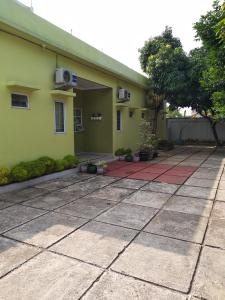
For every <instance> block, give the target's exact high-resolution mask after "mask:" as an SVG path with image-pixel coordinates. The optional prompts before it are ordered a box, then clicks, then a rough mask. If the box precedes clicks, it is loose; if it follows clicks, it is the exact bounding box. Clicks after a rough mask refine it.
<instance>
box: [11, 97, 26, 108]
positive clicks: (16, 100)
mask: <svg viewBox="0 0 225 300" xmlns="http://www.w3.org/2000/svg"><path fill="white" fill-rule="evenodd" d="M11 104H12V106H13V107H23V108H27V107H28V98H27V96H26V95H20V94H11Z"/></svg>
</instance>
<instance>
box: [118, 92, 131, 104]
mask: <svg viewBox="0 0 225 300" xmlns="http://www.w3.org/2000/svg"><path fill="white" fill-rule="evenodd" d="M118 100H119V102H123V101H129V100H130V92H129V91H128V90H126V89H119V92H118Z"/></svg>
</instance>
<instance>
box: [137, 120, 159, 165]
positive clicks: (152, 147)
mask: <svg viewBox="0 0 225 300" xmlns="http://www.w3.org/2000/svg"><path fill="white" fill-rule="evenodd" d="M140 140H141V143H140V145H139V149H140V150H139V157H140V160H141V161H147V160H150V159H152V158H153V157H155V156H156V155H157V154H156V153H157V146H158V139H157V137H156V135H155V134H152V133H151V124H150V122H148V121H146V120H143V121H142V122H141V124H140Z"/></svg>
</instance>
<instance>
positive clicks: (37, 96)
mask: <svg viewBox="0 0 225 300" xmlns="http://www.w3.org/2000/svg"><path fill="white" fill-rule="evenodd" d="M56 69H59V70H58V72H61V75H62V74H64V75H66V73H63V72H65V70H68V71H69V72H70V71H71V73H69V74H70V75H71V74H72V73H73V72H74V73H75V74H76V76H77V77H76V78H75V81H77V84H76V86H74V87H73V86H72V85H71V89H69V90H68V89H66V90H64V89H63V88H61V86H58V85H57V84H56V78H55V75H54V74H55V72H56ZM0 70H1V71H0V166H12V165H14V164H16V163H18V162H20V161H27V160H32V159H36V158H38V157H40V156H43V155H48V156H51V157H52V158H62V157H63V156H65V155H66V154H73V153H79V152H89V153H90V152H94V153H113V152H114V151H115V150H116V149H117V148H119V147H130V148H132V149H133V150H135V149H136V147H137V143H138V140H139V133H138V130H139V128H138V126H139V123H140V120H141V118H145V117H146V115H147V113H148V111H147V109H146V108H145V93H146V89H147V83H146V78H145V77H144V76H142V75H141V74H139V73H137V72H135V71H133V70H131V69H130V68H128V67H126V66H125V65H123V64H121V63H119V62H118V61H116V60H114V59H112V58H111V57H109V56H107V55H105V54H103V53H102V52H100V51H98V50H97V49H95V48H93V47H91V46H89V45H88V44H86V43H84V42H82V41H81V40H79V39H77V38H75V37H74V36H72V35H71V34H69V33H67V32H65V31H63V30H61V29H60V28H58V27H56V26H54V25H52V24H51V23H49V22H47V21H46V20H44V19H42V18H40V17H39V16H37V15H35V14H34V13H33V12H32V11H31V10H30V9H29V8H26V7H24V6H22V5H20V4H18V2H16V1H13V0H1V1H0ZM72 87H73V88H72ZM127 92H128V95H127ZM118 93H122V94H123V95H120V97H119V95H118ZM129 95H130V97H129ZM126 97H127V99H125V98H126ZM119 98H120V99H119ZM125 100H127V101H125ZM162 119H163V118H160V120H159V132H160V134H161V135H162V134H163V130H164V127H165V122H164V121H163V120H162Z"/></svg>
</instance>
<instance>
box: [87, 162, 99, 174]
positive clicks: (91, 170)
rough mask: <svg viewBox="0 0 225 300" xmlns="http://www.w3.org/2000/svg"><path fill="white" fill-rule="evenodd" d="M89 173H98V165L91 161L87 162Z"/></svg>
mask: <svg viewBox="0 0 225 300" xmlns="http://www.w3.org/2000/svg"><path fill="white" fill-rule="evenodd" d="M87 173H89V174H96V173H97V166H96V164H94V163H92V162H89V163H88V164H87Z"/></svg>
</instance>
